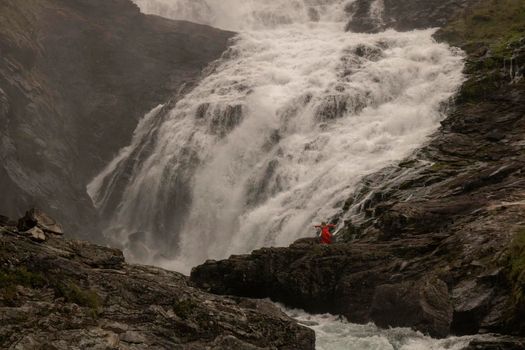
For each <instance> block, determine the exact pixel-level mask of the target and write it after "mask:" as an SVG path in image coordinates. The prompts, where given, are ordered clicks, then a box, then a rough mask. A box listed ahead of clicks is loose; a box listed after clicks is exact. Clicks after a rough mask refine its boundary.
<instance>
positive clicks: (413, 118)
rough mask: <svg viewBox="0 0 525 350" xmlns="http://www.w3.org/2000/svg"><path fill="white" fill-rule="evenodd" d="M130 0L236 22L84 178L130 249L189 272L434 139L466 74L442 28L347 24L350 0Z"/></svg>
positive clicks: (274, 241)
mask: <svg viewBox="0 0 525 350" xmlns="http://www.w3.org/2000/svg"><path fill="white" fill-rule="evenodd" d="M135 2H136V3H137V4H138V5H139V6H141V8H142V9H143V10H144V11H145V12H149V13H156V14H160V15H164V16H171V17H174V18H179V19H180V18H183V19H190V20H194V21H198V22H201V23H207V24H212V25H215V26H218V27H221V28H226V29H233V30H236V31H238V32H239V34H238V35H237V36H236V37H235V38H234V40H233V41H232V43H231V47H230V48H229V49H228V51H227V52H226V53H225V54H224V55H223V57H222V58H221V59H220V60H219V61H218V62H216V63H214V64H213V65H212V67H211V68H210V70H209V74H208V75H207V76H206V77H204V78H203V79H202V81H201V82H200V83H199V84H198V85H197V86H196V87H195V88H194V89H193V90H192V91H191V92H189V93H188V94H187V95H185V96H184V97H183V98H182V99H180V100H179V101H178V102H177V103H176V105H175V106H174V107H173V108H168V107H167V106H159V107H158V108H156V109H154V110H153V111H152V112H150V113H149V114H148V115H146V116H145V117H144V119H143V120H142V121H141V122H140V123H139V125H138V127H137V129H136V130H135V134H134V137H133V141H132V143H131V145H129V146H128V147H126V148H124V149H123V150H122V151H121V152H120V154H119V155H118V156H117V157H116V158H115V159H114V160H113V161H112V162H111V163H110V164H109V165H108V166H107V167H106V169H104V171H102V172H101V173H100V174H99V175H98V176H97V177H96V178H95V179H94V180H93V181H92V182H91V184H90V185H89V186H88V192H89V193H90V195H91V197H92V198H93V201H94V203H95V205H96V206H97V208H98V209H99V211H100V212H101V214H102V216H103V217H105V218H106V219H107V230H106V235H107V236H108V238H109V239H111V240H113V241H114V242H115V243H119V244H122V248H123V249H124V251H125V254H126V255H127V257H128V258H129V259H130V260H132V261H135V262H140V263H148V264H156V265H162V266H164V267H167V268H171V269H175V270H178V271H182V272H186V273H187V272H188V271H189V270H190V269H191V267H192V266H195V265H197V264H199V263H202V262H203V261H204V260H206V259H220V258H226V257H228V256H229V255H230V254H235V253H248V252H250V251H251V250H253V249H256V248H259V247H262V246H285V245H288V244H290V243H291V242H293V241H294V240H295V239H297V238H300V237H305V236H311V235H313V233H314V232H313V228H312V225H313V224H315V223H318V222H319V221H321V220H325V219H327V218H330V217H331V216H333V215H334V214H336V213H337V212H338V211H339V210H340V208H341V206H342V203H344V201H345V200H346V199H347V198H348V197H349V196H350V195H351V193H352V191H353V189H354V188H355V186H356V184H357V183H358V182H359V180H360V179H361V178H362V177H363V176H365V175H367V174H370V173H373V172H375V171H378V170H380V169H381V168H383V167H385V166H387V165H390V164H392V163H394V162H396V161H399V160H401V159H403V157H405V156H407V155H408V154H410V152H412V151H413V150H415V149H416V148H417V147H420V146H421V145H422V144H423V143H424V142H425V140H426V139H427V137H428V135H430V134H431V133H432V132H433V131H435V130H436V129H437V127H438V126H439V121H440V120H442V119H443V117H444V116H443V110H444V107H445V106H446V104H447V102H448V101H449V99H450V98H451V97H452V96H453V95H454V93H455V92H456V90H457V89H458V87H459V86H460V84H461V82H462V80H463V76H462V73H461V72H462V68H463V55H462V53H461V52H460V51H459V50H456V49H453V48H451V47H449V46H447V45H446V44H440V43H437V42H435V41H434V40H433V39H432V34H433V33H434V30H420V31H412V32H406V33H398V32H395V31H392V30H389V31H386V32H383V33H378V34H356V33H348V32H345V31H344V27H345V23H346V21H347V20H348V18H349V16H351V14H350V13H348V11H345V10H344V9H345V5H346V4H347V3H348V1H344V0H316V1H312V0H295V1H291V0H286V1H285V0H265V1H263V0H257V1H248V0H246V1H241V0H227V1H225V0H220V1H219V0H206V1H204V0H201V1H197V0H192V1H183V0H172V1H170V0H135ZM378 3H381V2H378ZM373 8H374V14H375V15H377V16H378V20H380V19H379V18H380V15H381V8H378V7H377V6H374V7H373Z"/></svg>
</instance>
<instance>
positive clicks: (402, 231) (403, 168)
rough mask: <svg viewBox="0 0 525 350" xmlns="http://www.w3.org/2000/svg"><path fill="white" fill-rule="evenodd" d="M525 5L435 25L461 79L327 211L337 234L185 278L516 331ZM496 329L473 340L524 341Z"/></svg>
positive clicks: (354, 309) (450, 327)
mask: <svg viewBox="0 0 525 350" xmlns="http://www.w3.org/2000/svg"><path fill="white" fill-rule="evenodd" d="M398 3H400V2H398ZM421 3H422V4H423V3H426V2H421ZM386 5H387V2H386V1H385V6H386ZM523 6H524V5H523V3H522V2H516V1H512V0H504V1H501V2H484V3H482V4H481V5H476V6H474V7H469V10H468V11H467V12H465V13H464V14H463V15H461V16H460V17H458V18H457V19H455V20H454V21H451V22H449V24H448V25H447V26H446V27H445V28H444V29H442V30H441V31H439V32H438V33H437V36H436V37H437V38H439V39H440V40H447V41H448V42H450V43H451V44H453V45H456V46H460V47H462V48H463V49H464V50H465V51H466V53H467V57H466V60H467V64H466V71H465V73H466V81H465V83H464V85H463V86H462V88H461V91H459V93H458V96H457V98H456V100H455V101H454V103H451V104H450V105H448V106H443V108H444V111H446V112H447V115H448V116H447V118H446V119H445V120H444V121H443V122H442V127H441V128H440V130H439V131H438V132H437V133H436V134H435V135H432V137H431V138H430V139H429V142H428V144H427V145H425V146H424V147H423V148H422V149H420V150H419V151H417V152H416V153H415V154H413V155H412V156H411V157H409V158H408V159H405V160H404V161H402V162H400V163H399V164H398V165H395V166H391V167H389V168H387V169H384V170H383V171H381V172H379V173H376V174H373V175H371V176H368V177H367V178H365V179H364V180H363V181H362V182H361V185H360V186H359V188H358V189H357V190H356V192H355V194H354V196H353V197H352V198H349V199H348V201H347V202H346V203H345V205H344V207H343V208H342V210H341V213H340V214H339V215H337V216H336V217H334V218H331V221H332V222H334V223H339V224H341V227H342V229H341V230H340V231H339V233H338V236H339V237H338V239H339V243H338V244H335V245H333V246H319V245H316V244H314V243H313V241H311V240H307V239H306V240H300V241H298V242H296V243H295V244H293V245H292V246H290V247H289V248H272V249H261V250H258V251H255V252H253V253H252V254H251V255H245V256H232V257H231V258H230V259H228V260H225V261H209V262H207V263H205V264H204V265H202V266H200V267H197V268H195V269H194V271H193V272H192V277H191V278H192V279H193V280H194V281H195V282H196V283H198V284H199V285H200V286H202V287H203V288H207V289H208V290H210V291H213V292H216V293H220V294H222V293H226V294H234V295H244V296H252V297H261V298H262V297H271V298H273V299H275V300H279V301H282V302H284V303H287V304H290V305H293V306H296V307H301V308H304V309H306V310H309V311H311V312H332V313H338V314H342V315H345V316H346V317H347V318H348V319H349V320H351V321H354V322H369V321H375V322H376V323H378V324H380V325H383V326H391V325H392V326H398V325H403V326H411V327H414V328H416V329H419V330H421V331H423V332H426V333H429V334H433V335H436V336H443V335H446V334H457V335H465V334H478V333H487V332H495V333H502V334H508V335H518V336H524V335H525V323H524V318H523V312H524V310H525V297H524V292H523V291H524V290H525V227H524V224H523V217H525V197H524V196H525V178H524V175H523V174H524V173H525V148H524V147H525V141H524V138H523V135H524V130H525V80H524V79H523V73H524V71H525V67H524V66H523V62H525V39H524V36H523V23H524V21H525V18H524V17H523V14H524V13H525V11H524V7H523ZM385 8H387V7H385ZM385 11H386V9H385ZM407 15H408V14H407ZM413 27H414V26H411V27H410V28H413ZM416 27H417V26H416ZM429 281H433V282H429ZM394 312H395V313H397V314H396V317H392V315H391V313H394ZM500 340H501V338H497V339H495V340H490V341H486V342H484V341H480V342H478V345H479V347H477V346H478V345H475V344H474V343H473V344H474V345H472V346H471V348H479V349H492V348H494V349H496V348H498V349H499V348H502V349H504V348H513V347H512V346H514V345H513V344H522V343H523V339H512V340H509V341H508V344H510V345H504V344H503V343H504V340H501V344H500V343H499V342H500ZM483 344H485V345H483ZM500 345H501V347H498V346H500ZM514 348H516V349H517V348H520V347H519V346H517V347H514Z"/></svg>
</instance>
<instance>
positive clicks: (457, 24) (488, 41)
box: [438, 0, 525, 57]
mask: <svg viewBox="0 0 525 350" xmlns="http://www.w3.org/2000/svg"><path fill="white" fill-rule="evenodd" d="M524 32H525V2H524V1H523V0H485V1H481V2H480V3H479V4H478V5H477V6H474V7H473V8H471V9H468V10H467V11H465V13H463V15H461V16H460V17H458V18H457V19H455V20H454V21H451V22H450V23H449V24H448V25H447V26H446V27H445V28H443V29H442V30H441V31H440V32H439V34H438V36H439V37H440V38H442V39H445V40H446V41H448V42H449V43H450V44H452V45H456V46H460V47H462V48H463V49H465V50H466V51H467V52H474V51H475V50H476V49H479V48H480V47H484V46H485V47H488V48H490V49H491V51H492V53H493V54H494V55H495V56H498V57H507V56H509V55H510V54H511V52H512V44H513V43H514V42H516V41H517V40H519V39H520V38H522V37H523V36H524V35H523V33H524Z"/></svg>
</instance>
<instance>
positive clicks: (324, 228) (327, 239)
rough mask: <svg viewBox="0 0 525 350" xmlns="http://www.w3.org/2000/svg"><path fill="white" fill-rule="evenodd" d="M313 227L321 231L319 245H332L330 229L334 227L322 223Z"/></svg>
mask: <svg viewBox="0 0 525 350" xmlns="http://www.w3.org/2000/svg"><path fill="white" fill-rule="evenodd" d="M314 227H315V228H317V229H320V230H321V234H320V236H319V238H320V239H321V244H332V234H331V233H330V229H331V228H335V225H332V224H328V225H327V224H326V222H324V221H323V222H322V223H321V225H316V226H314Z"/></svg>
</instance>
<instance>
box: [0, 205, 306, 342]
mask: <svg viewBox="0 0 525 350" xmlns="http://www.w3.org/2000/svg"><path fill="white" fill-rule="evenodd" d="M49 219H50V218H49V217H48V216H47V215H45V214H44V213H42V212H40V211H35V210H33V211H30V212H28V213H27V214H26V216H25V217H24V218H23V219H21V220H19V222H18V223H17V222H13V221H11V220H9V219H7V218H6V217H0V347H1V348H2V349H36V348H38V349H57V350H61V349H64V350H66V349H67V350H70V349H146V348H147V349H192V350H193V349H195V350H197V349H216V350H219V349H233V350H235V349H248V350H256V349H289V350H293V349H297V350H305V349H314V343H315V335H314V332H313V331H312V330H310V329H308V328H305V327H302V326H299V325H298V324H297V323H296V322H295V321H294V320H292V319H291V318H289V317H287V316H286V315H285V314H283V313H282V312H281V311H280V310H279V309H278V308H277V307H276V306H274V305H273V304H272V303H270V302H267V301H261V300H250V299H246V298H240V297H221V296H217V295H211V294H208V293H206V292H203V291H202V290H199V289H197V288H195V287H193V286H192V285H191V283H190V282H189V281H188V278H187V277H186V276H183V275H181V274H179V273H176V272H170V271H166V270H163V269H160V268H155V267H148V266H138V265H129V264H127V263H126V262H125V261H124V257H123V255H122V252H121V251H119V250H116V249H110V248H104V247H101V246H96V245H93V244H90V243H87V242H82V241H73V240H68V239H64V238H63V236H62V234H61V232H57V226H56V223H53V222H51V221H50V220H49ZM53 225H55V226H53ZM17 226H18V227H19V228H20V229H23V230H25V231H23V232H22V231H20V230H19V229H18V228H17ZM29 226H32V227H29ZM33 229H38V230H39V231H40V232H41V233H42V234H43V235H44V237H42V236H41V235H37V236H34V235H33V234H32V233H31V232H30V231H31V230H33Z"/></svg>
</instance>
